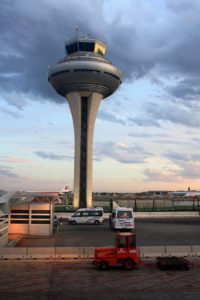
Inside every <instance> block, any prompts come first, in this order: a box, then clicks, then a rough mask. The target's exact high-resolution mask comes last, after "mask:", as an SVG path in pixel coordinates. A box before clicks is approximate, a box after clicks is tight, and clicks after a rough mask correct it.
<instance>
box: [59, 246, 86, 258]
mask: <svg viewBox="0 0 200 300" xmlns="http://www.w3.org/2000/svg"><path fill="white" fill-rule="evenodd" d="M55 253H56V255H55V257H56V258H60V259H65V258H66V259H67V258H68V259H69V258H77V259H78V258H84V257H83V247H56V248H55Z"/></svg>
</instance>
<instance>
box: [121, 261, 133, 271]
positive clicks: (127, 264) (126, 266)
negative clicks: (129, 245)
mask: <svg viewBox="0 0 200 300" xmlns="http://www.w3.org/2000/svg"><path fill="white" fill-rule="evenodd" d="M123 267H124V269H126V270H132V269H133V268H134V267H135V262H134V260H132V259H131V258H127V259H125V260H124V261H123Z"/></svg>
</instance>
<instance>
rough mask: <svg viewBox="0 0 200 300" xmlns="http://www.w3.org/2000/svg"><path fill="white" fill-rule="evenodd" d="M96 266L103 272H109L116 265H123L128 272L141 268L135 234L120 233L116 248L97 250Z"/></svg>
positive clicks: (99, 248) (100, 248)
mask: <svg viewBox="0 0 200 300" xmlns="http://www.w3.org/2000/svg"><path fill="white" fill-rule="evenodd" d="M94 264H96V265H97V266H99V268H100V269H102V270H107V269H108V268H109V265H114V264H122V265H123V267H124V268H125V269H127V270H131V269H133V268H134V267H135V266H139V257H138V254H137V249H136V236H135V234H134V233H133V232H118V233H117V238H116V245H115V247H112V246H110V247H98V248H95V257H94Z"/></svg>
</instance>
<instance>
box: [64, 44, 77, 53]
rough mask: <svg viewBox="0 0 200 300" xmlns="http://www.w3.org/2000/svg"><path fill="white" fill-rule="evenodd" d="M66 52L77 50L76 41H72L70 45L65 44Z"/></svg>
mask: <svg viewBox="0 0 200 300" xmlns="http://www.w3.org/2000/svg"><path fill="white" fill-rule="evenodd" d="M66 50H67V54H71V53H73V52H77V51H78V43H73V44H71V45H68V46H66Z"/></svg>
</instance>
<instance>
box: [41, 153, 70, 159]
mask: <svg viewBox="0 0 200 300" xmlns="http://www.w3.org/2000/svg"><path fill="white" fill-rule="evenodd" d="M35 154H36V155H37V156H39V157H41V158H44V159H51V160H71V159H73V157H72V156H67V155H58V154H54V153H51V152H44V151H36V152H35Z"/></svg>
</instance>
